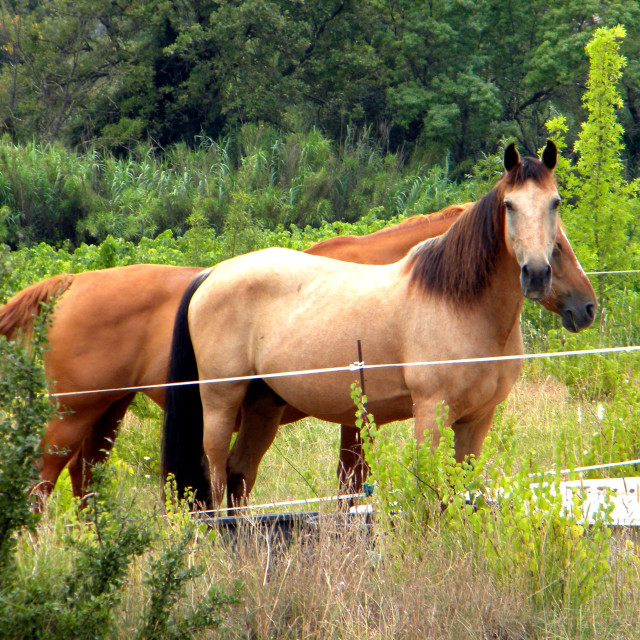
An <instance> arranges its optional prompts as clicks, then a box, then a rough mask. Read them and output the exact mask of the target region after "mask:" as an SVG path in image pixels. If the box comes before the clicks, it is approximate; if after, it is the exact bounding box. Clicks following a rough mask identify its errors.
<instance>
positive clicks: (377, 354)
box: [163, 142, 595, 506]
mask: <svg viewBox="0 0 640 640" xmlns="http://www.w3.org/2000/svg"><path fill="white" fill-rule="evenodd" d="M556 159H557V151H556V148H555V145H554V144H553V143H552V142H548V143H547V146H546V147H545V149H544V151H543V153H542V158H541V160H538V159H534V158H524V159H523V160H520V157H519V155H518V153H517V151H516V149H515V146H514V145H509V146H508V147H507V148H506V150H505V154H504V168H505V172H504V174H503V176H502V178H501V179H500V180H499V181H498V182H497V184H496V185H495V186H494V188H493V189H492V190H491V191H490V192H489V193H488V194H487V195H486V196H484V197H483V198H482V199H480V200H479V201H478V202H476V203H474V204H472V205H471V206H469V207H468V208H467V209H466V210H465V211H464V213H462V214H461V215H460V216H459V218H458V219H457V220H456V222H455V223H454V224H452V226H451V227H450V228H449V230H448V231H446V232H445V233H444V234H443V235H441V236H439V237H436V238H432V239H429V240H426V241H424V242H422V243H420V244H418V245H417V246H416V247H414V248H413V249H412V250H411V251H410V252H409V254H408V255H407V256H406V257H404V258H402V259H400V260H399V261H398V262H395V263H392V264H390V265H382V266H372V265H361V264H354V263H348V262H340V261H336V260H331V259H327V258H326V257H319V256H311V255H305V254H302V253H299V252H295V251H291V250H288V249H266V250H264V251H259V252H255V253H251V254H247V255H244V256H239V257H236V258H233V259H231V260H228V261H225V262H223V263H220V264H218V265H216V266H215V267H213V268H212V270H211V271H210V272H206V273H203V274H201V275H200V276H198V277H197V278H196V280H195V281H194V282H193V283H192V284H191V285H190V287H189V288H188V289H187V291H186V293H185V295H184V297H183V299H182V301H181V303H180V307H179V309H178V313H177V316H176V325H175V327H174V335H173V344H172V352H171V364H170V369H169V378H168V381H169V382H178V381H184V380H194V379H198V378H199V379H201V380H211V379H216V378H233V377H242V376H249V375H258V376H259V375H261V374H274V373H278V372H287V371H297V370H303V369H319V368H327V367H339V366H344V365H345V364H347V363H349V362H351V361H352V360H353V351H354V343H355V341H356V339H360V340H361V341H362V346H363V350H364V353H365V354H366V359H367V363H368V364H382V363H396V364H398V365H399V366H396V367H391V368H378V369H372V370H368V371H367V372H366V374H365V375H366V385H367V397H368V409H369V410H370V411H371V412H372V413H373V414H374V415H375V418H376V422H377V423H379V424H384V423H387V422H392V421H396V420H404V419H407V418H410V417H412V416H414V418H415V436H416V438H417V440H418V441H419V442H421V441H423V440H424V434H425V432H428V433H430V434H431V435H432V436H433V441H434V442H437V440H438V438H439V432H438V429H437V427H436V424H437V423H436V406H437V404H438V403H439V402H440V401H444V402H445V403H446V404H447V406H448V408H449V412H448V417H447V424H450V425H451V426H452V427H453V430H454V433H455V451H456V458H457V459H459V460H461V459H463V458H464V457H465V456H467V455H470V454H477V453H479V451H480V449H481V446H482V442H483V440H484V438H485V436H486V434H487V432H488V430H489V428H490V426H491V422H492V419H493V415H494V412H495V408H496V406H497V405H498V404H499V403H500V402H502V401H503V400H504V399H505V398H506V397H507V395H508V393H509V391H510V390H511V388H512V386H513V384H514V383H515V381H516V379H517V377H518V375H519V373H520V370H521V367H522V361H521V360H519V359H516V360H508V361H492V362H482V363H474V364H469V365H465V366H464V368H462V365H459V364H441V365H438V366H431V367H404V366H401V363H408V362H425V361H439V360H452V359H462V358H471V357H478V356H483V357H493V356H503V355H509V356H513V355H522V354H523V344H522V336H521V333H520V313H521V310H522V305H523V302H524V298H525V297H527V298H530V299H533V300H542V299H545V298H546V297H547V296H549V294H550V292H551V288H552V267H551V262H550V261H551V260H552V255H553V251H554V246H555V243H556V238H557V236H558V231H559V221H558V206H559V203H560V198H559V195H558V191H557V188H556V184H555V179H554V177H553V168H554V167H555V164H556ZM590 304H591V305H593V304H594V303H593V302H591V303H590ZM594 310H595V307H593V306H590V308H589V311H588V312H587V314H588V315H589V316H591V317H592V316H593V312H594ZM352 377H353V376H352V374H350V373H348V372H346V373H344V372H341V373H332V374H318V373H316V374H313V375H306V376H283V377H269V378H264V379H260V380H257V381H256V380H254V381H252V382H249V381H246V380H235V381H225V382H221V383H217V384H202V385H199V390H198V386H197V385H191V386H179V387H170V388H168V389H167V396H166V412H165V425H164V434H163V473H164V475H165V476H167V475H168V474H173V475H174V476H175V479H176V486H177V489H178V492H179V494H180V495H184V492H185V490H186V489H187V488H188V487H191V488H192V489H194V490H195V492H196V493H195V496H196V499H200V500H202V501H205V502H207V503H209V504H212V505H214V506H216V505H219V504H220V502H221V500H222V497H223V494H224V489H225V486H226V485H227V482H228V494H227V497H228V504H229V505H230V506H233V505H235V504H238V503H241V502H243V501H244V499H245V498H246V496H248V494H249V492H250V491H251V489H252V487H253V484H254V482H255V479H256V475H257V470H258V465H259V462H260V460H261V459H262V457H263V455H264V453H265V452H266V451H267V449H268V447H269V446H270V445H271V443H272V441H273V439H274V437H275V434H276V432H277V428H278V426H279V425H280V424H281V423H282V422H283V417H284V412H285V408H286V407H287V406H293V407H296V408H297V409H298V410H299V411H301V412H303V413H304V414H305V415H312V416H316V417H318V418H320V419H323V420H327V421H330V422H339V423H342V424H346V425H351V426H354V420H355V416H354V407H353V403H352V400H351V398H350V393H349V386H350V382H351V381H352ZM198 400H200V403H198ZM198 405H199V406H198ZM239 414H241V424H240V429H239V433H238V437H237V438H236V441H235V443H234V445H233V448H232V449H231V453H229V446H230V442H231V436H232V433H233V432H234V429H235V428H236V420H237V416H238V415H239ZM203 454H205V455H206V459H207V460H208V464H209V474H208V477H207V474H206V472H205V470H204V469H203V468H202V466H201V465H200V461H201V460H202V457H203Z"/></svg>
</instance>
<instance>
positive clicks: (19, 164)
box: [0, 124, 468, 248]
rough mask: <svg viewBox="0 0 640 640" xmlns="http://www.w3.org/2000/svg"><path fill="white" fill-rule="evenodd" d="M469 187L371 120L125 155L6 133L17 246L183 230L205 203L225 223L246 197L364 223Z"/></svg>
mask: <svg viewBox="0 0 640 640" xmlns="http://www.w3.org/2000/svg"><path fill="white" fill-rule="evenodd" d="M404 184H406V185H407V188H408V189H409V191H410V193H408V194H405V193H404V189H405V187H404V186H403V185H404ZM396 185H399V186H396ZM465 189H466V190H465V191H460V190H459V187H458V186H457V185H456V183H455V182H453V181H451V180H450V179H449V177H448V175H447V174H446V170H441V169H439V168H437V167H433V168H431V169H430V171H429V172H427V170H426V169H425V168H423V167H414V168H411V166H410V165H408V164H405V163H403V162H401V161H400V159H399V158H398V156H397V155H393V154H387V155H385V154H383V153H382V150H381V149H380V147H379V146H378V144H377V143H376V142H375V141H374V140H373V138H372V137H371V136H369V135H368V132H367V131H364V132H362V133H361V134H360V135H359V136H355V135H352V134H350V135H348V136H347V137H346V139H345V142H344V143H343V144H342V146H341V147H336V145H335V144H334V143H332V142H330V141H329V140H328V139H327V138H325V137H324V136H323V135H322V134H321V133H320V132H318V131H316V130H311V131H309V132H307V133H289V134H281V133H279V132H277V131H275V130H273V129H272V128H270V127H268V126H266V125H255V124H247V125H244V126H243V127H241V128H240V129H239V130H238V131H237V132H236V133H235V134H234V135H233V136H230V137H227V138H225V139H223V140H221V141H213V140H210V139H208V138H204V137H202V138H198V139H197V140H196V141H195V144H194V146H193V147H187V146H186V145H184V144H177V145H175V146H173V147H170V148H169V149H166V150H158V149H155V148H153V147H151V146H150V145H148V144H147V145H144V144H140V145H139V146H138V147H137V148H136V149H134V150H133V151H131V152H130V154H129V155H128V156H124V157H116V156H113V155H110V154H108V153H106V152H104V151H98V150H90V151H88V152H86V153H83V154H80V153H76V152H73V151H70V150H68V149H65V148H63V147H62V146H60V145H56V144H50V145H40V144H36V143H31V144H28V145H25V146H24V147H23V146H15V145H13V144H12V143H10V142H9V141H8V140H7V139H2V140H0V242H5V243H8V244H10V245H11V246H12V247H14V248H16V247H25V246H31V245H33V244H34V243H38V242H47V243H49V244H52V245H56V246H60V245H62V244H63V243H65V241H66V242H70V243H71V244H73V245H77V244H78V243H80V242H82V241H85V242H91V243H93V242H101V241H103V240H104V239H106V237H107V236H108V235H111V236H114V237H116V238H120V239H124V240H136V241H137V240H140V239H141V238H143V237H150V238H152V237H155V236H157V235H158V234H159V233H160V232H162V231H165V230H167V229H171V230H172V231H173V232H174V233H175V234H177V235H182V234H183V233H184V232H186V231H187V229H188V228H189V218H190V216H192V215H193V214H194V213H197V214H198V215H200V216H201V217H202V220H203V224H204V226H205V227H210V228H213V229H215V230H216V231H217V233H221V232H222V231H223V229H224V228H225V225H226V226H228V225H229V220H228V218H229V216H231V217H233V216H234V211H233V210H234V203H238V202H241V203H242V206H243V212H244V213H245V215H246V220H245V221H244V224H245V226H257V227H261V226H262V227H265V228H268V229H273V228H275V227H276V226H278V225H284V226H285V227H288V226H290V225H296V226H302V227H304V226H306V225H311V226H315V227H318V226H320V225H321V224H322V223H326V222H329V223H331V222H333V221H337V220H340V221H348V222H353V221H355V220H358V219H359V218H361V217H362V216H364V215H365V214H367V213H368V212H369V211H370V210H371V209H372V208H374V207H382V209H380V215H381V217H384V218H387V219H388V218H391V217H393V216H394V215H397V214H407V213H426V212H430V211H432V210H433V207H434V206H435V207H436V208H440V206H444V205H445V204H448V203H449V202H451V201H456V200H461V199H467V198H466V195H467V193H468V188H465ZM458 193H460V194H464V196H465V197H456V196H457V195H458Z"/></svg>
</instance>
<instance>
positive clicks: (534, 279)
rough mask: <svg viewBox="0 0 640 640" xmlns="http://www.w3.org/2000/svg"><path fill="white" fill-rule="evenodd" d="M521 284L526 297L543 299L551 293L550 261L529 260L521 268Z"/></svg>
mask: <svg viewBox="0 0 640 640" xmlns="http://www.w3.org/2000/svg"><path fill="white" fill-rule="evenodd" d="M520 286H521V287H522V294H523V295H524V297H525V298H530V299H531V300H542V298H546V297H547V296H548V295H549V293H551V266H550V265H549V263H548V262H546V263H540V264H534V263H532V262H527V263H525V264H524V265H522V268H521V270H520Z"/></svg>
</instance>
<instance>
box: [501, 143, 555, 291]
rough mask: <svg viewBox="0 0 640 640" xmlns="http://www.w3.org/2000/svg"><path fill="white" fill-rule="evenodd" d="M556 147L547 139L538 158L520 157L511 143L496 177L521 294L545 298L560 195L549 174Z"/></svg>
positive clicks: (506, 239)
mask: <svg viewBox="0 0 640 640" xmlns="http://www.w3.org/2000/svg"><path fill="white" fill-rule="evenodd" d="M556 160H557V150H556V146H555V145H554V144H553V142H551V141H550V140H549V141H548V142H547V146H546V147H545V149H544V151H543V153H542V158H541V161H538V160H536V159H533V158H524V159H522V160H521V159H520V156H519V154H518V152H517V151H516V148H515V145H514V144H510V145H509V146H508V147H507V148H506V149H505V152H504V169H505V174H504V176H503V178H502V180H501V181H500V182H501V183H502V184H501V189H502V204H503V207H504V215H505V225H504V226H505V243H506V246H507V250H508V251H509V253H510V254H511V255H512V256H513V257H514V258H515V260H516V261H517V262H518V265H519V266H520V286H521V287H522V293H523V295H524V296H525V297H527V298H531V299H532V300H541V299H543V298H546V297H547V296H548V295H549V293H550V292H551V262H550V261H551V255H552V252H553V248H554V246H555V238H556V233H557V230H558V205H559V204H560V196H559V195H558V189H557V187H556V183H555V179H554V177H553V169H554V167H555V166H556Z"/></svg>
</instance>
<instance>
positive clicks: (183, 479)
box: [162, 269, 212, 506]
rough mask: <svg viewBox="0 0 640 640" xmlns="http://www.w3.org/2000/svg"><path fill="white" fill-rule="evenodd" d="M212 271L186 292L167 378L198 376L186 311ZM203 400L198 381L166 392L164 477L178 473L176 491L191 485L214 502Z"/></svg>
mask: <svg viewBox="0 0 640 640" xmlns="http://www.w3.org/2000/svg"><path fill="white" fill-rule="evenodd" d="M210 273H211V270H210V269H207V270H206V271H203V272H202V273H200V274H198V275H197V276H196V277H195V278H194V280H193V282H192V283H191V284H190V285H189V287H188V289H187V290H186V291H185V292H184V295H183V296H182V300H181V301H180V306H179V307H178V312H177V313H176V320H175V324H174V326H173V338H172V341H171V360H170V363H169V376H168V380H167V382H187V381H189V380H197V379H198V364H197V362H196V355H195V352H194V350H193V344H192V342H191V333H190V332H189V322H188V318H187V312H188V311H189V304H190V302H191V298H192V297H193V294H194V293H195V292H196V291H197V290H198V287H199V286H200V285H201V284H202V283H203V282H204V281H205V280H206V278H207V276H208V275H209V274H210ZM203 430H204V428H203V416H202V400H201V398H200V387H199V385H197V384H191V385H185V386H178V387H167V391H166V395H165V411H164V433H163V439H162V477H163V478H164V479H165V481H166V479H167V477H168V475H169V474H173V476H174V477H175V482H176V488H177V494H178V497H179V498H184V496H185V491H186V489H187V488H188V487H191V488H192V489H193V490H194V492H195V500H197V501H198V502H203V503H205V504H206V505H207V506H209V505H210V504H211V501H212V496H211V484H210V482H209V471H208V467H207V465H206V458H205V456H204V448H203V444H202V438H203Z"/></svg>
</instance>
